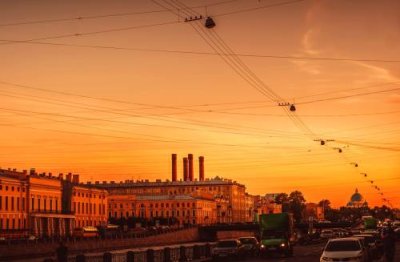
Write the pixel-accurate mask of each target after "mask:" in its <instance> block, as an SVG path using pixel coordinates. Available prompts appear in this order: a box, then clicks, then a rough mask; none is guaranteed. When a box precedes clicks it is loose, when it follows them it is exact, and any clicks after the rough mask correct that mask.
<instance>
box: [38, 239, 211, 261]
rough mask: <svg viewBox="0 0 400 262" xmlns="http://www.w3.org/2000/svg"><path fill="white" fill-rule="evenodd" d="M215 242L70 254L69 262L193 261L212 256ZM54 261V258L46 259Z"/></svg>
mask: <svg viewBox="0 0 400 262" xmlns="http://www.w3.org/2000/svg"><path fill="white" fill-rule="evenodd" d="M214 247H215V243H206V244H195V245H185V246H171V247H165V248H157V247H155V248H149V249H147V250H129V251H126V250H125V251H111V252H105V253H102V254H86V255H77V256H69V257H68V262H75V261H77V262H78V261H85V262H130V261H135V262H175V261H193V260H201V259H206V258H210V257H211V250H212V248H214ZM44 261H46V262H52V261H54V260H53V259H45V260H44Z"/></svg>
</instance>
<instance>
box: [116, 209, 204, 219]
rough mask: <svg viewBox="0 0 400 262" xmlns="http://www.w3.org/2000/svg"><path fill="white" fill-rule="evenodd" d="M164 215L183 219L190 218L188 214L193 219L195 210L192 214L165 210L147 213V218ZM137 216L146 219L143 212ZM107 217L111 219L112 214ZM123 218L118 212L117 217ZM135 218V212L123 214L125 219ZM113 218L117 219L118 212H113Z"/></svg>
mask: <svg viewBox="0 0 400 262" xmlns="http://www.w3.org/2000/svg"><path fill="white" fill-rule="evenodd" d="M164 214H165V217H169V216H170V214H171V216H172V217H175V216H176V217H179V216H182V217H185V216H190V214H192V216H193V217H195V216H196V210H192V212H190V210H186V212H185V210H182V212H179V210H172V211H171V213H170V212H169V211H168V210H167V211H165V212H164V211H160V212H158V211H154V212H153V211H149V216H150V217H151V218H154V217H164ZM138 215H139V217H146V211H144V210H141V211H139V212H138ZM108 216H109V217H111V216H112V212H111V211H110V212H109V213H108ZM123 216H124V213H123V212H120V213H119V217H123ZM134 216H135V211H131V212H129V211H127V212H126V213H125V217H134ZM114 217H115V218H117V217H118V212H116V211H115V212H114Z"/></svg>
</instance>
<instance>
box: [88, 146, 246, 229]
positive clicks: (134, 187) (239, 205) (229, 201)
mask: <svg viewBox="0 0 400 262" xmlns="http://www.w3.org/2000/svg"><path fill="white" fill-rule="evenodd" d="M183 160H184V161H183V165H184V168H183V170H184V174H183V179H181V180H178V178H177V173H176V170H177V168H176V165H177V157H176V155H175V154H173V155H172V181H169V180H167V181H161V180H156V181H155V182H150V181H148V180H141V181H133V180H125V181H121V182H119V183H116V182H115V181H111V182H106V181H103V182H102V183H100V182H99V181H96V182H95V183H94V184H90V183H89V184H87V186H92V187H95V188H99V189H106V190H107V191H108V193H109V197H110V199H114V200H115V199H116V198H124V199H127V198H130V197H133V196H164V197H165V196H170V197H171V199H173V196H181V195H188V196H191V195H192V194H197V195H204V194H206V195H211V196H212V198H213V201H216V202H217V211H216V212H217V213H218V214H219V217H218V216H217V217H218V220H219V221H226V222H227V223H231V222H245V221H252V218H251V216H249V209H250V206H251V205H252V201H253V200H252V199H251V198H250V197H246V187H245V186H244V185H242V184H239V183H237V182H236V181H232V180H229V179H223V178H220V177H215V178H212V179H205V176H204V157H202V156H201V157H199V177H198V179H195V178H194V175H193V155H191V154H189V155H188V157H185V158H184V159H183ZM109 208H110V211H111V212H112V216H113V217H114V215H115V214H114V213H113V212H115V211H112V207H110V206H109ZM132 211H133V208H132V207H129V208H128V206H125V207H124V208H123V209H122V210H119V211H118V212H119V213H121V212H122V213H123V217H126V212H128V213H129V212H132ZM169 212H171V210H170V211H169ZM119 216H120V214H119Z"/></svg>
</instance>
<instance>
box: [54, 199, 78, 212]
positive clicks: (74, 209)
mask: <svg viewBox="0 0 400 262" xmlns="http://www.w3.org/2000/svg"><path fill="white" fill-rule="evenodd" d="M74 204H75V202H74ZM74 210H75V206H74ZM50 211H53V199H50Z"/></svg>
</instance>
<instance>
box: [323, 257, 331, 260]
mask: <svg viewBox="0 0 400 262" xmlns="http://www.w3.org/2000/svg"><path fill="white" fill-rule="evenodd" d="M322 260H324V261H330V260H331V259H330V258H329V257H322Z"/></svg>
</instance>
